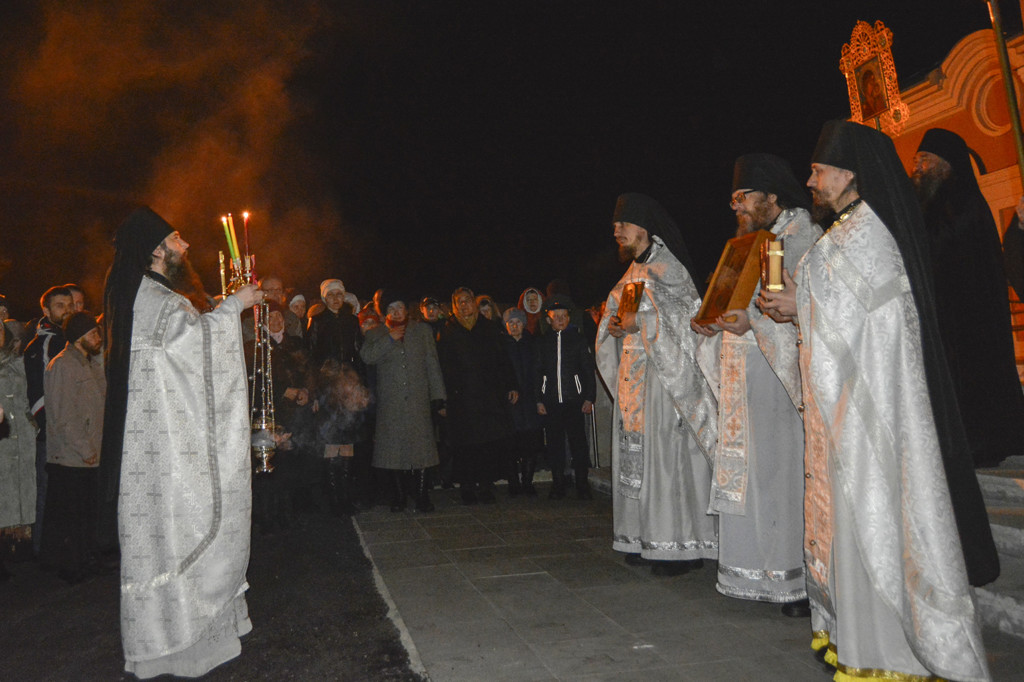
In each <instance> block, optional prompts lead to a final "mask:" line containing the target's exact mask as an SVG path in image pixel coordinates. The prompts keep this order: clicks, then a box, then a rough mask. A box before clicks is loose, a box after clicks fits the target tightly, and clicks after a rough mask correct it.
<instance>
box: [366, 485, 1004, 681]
mask: <svg viewBox="0 0 1024 682" xmlns="http://www.w3.org/2000/svg"><path fill="white" fill-rule="evenodd" d="M595 473H598V472H595ZM539 488H540V492H541V495H540V496H539V497H538V498H524V497H517V498H509V497H507V495H506V494H505V490H504V488H503V487H499V489H498V490H499V493H498V503H497V504H495V505H478V506H472V507H464V506H461V505H460V504H459V503H458V500H457V495H456V494H454V491H445V492H440V491H435V492H434V495H433V499H434V502H435V504H437V507H438V509H437V511H436V512H434V513H430V514H418V513H414V512H410V511H407V512H405V513H401V514H393V513H390V512H389V511H388V510H387V509H386V508H381V507H377V508H376V509H375V510H374V511H372V512H364V513H362V514H359V515H358V516H357V517H356V523H357V527H358V529H359V531H360V533H361V536H362V538H363V542H364V544H365V546H366V548H367V552H368V554H369V555H370V557H371V559H372V561H373V563H374V564H375V566H376V568H377V570H378V571H379V572H380V575H381V577H382V579H383V583H384V591H385V595H386V596H387V597H389V598H390V599H391V600H393V604H394V606H395V609H396V610H397V618H396V620H397V621H398V623H399V627H400V628H401V627H403V626H404V628H405V629H407V631H408V634H409V637H410V638H411V645H410V654H411V658H412V659H413V661H414V668H415V667H417V664H416V661H417V659H418V660H419V662H420V663H421V664H422V667H423V668H424V669H425V672H426V674H427V675H428V676H429V678H430V679H431V680H433V681H434V682H444V681H447V680H488V681H491V680H570V679H571V680H644V681H648V680H651V681H654V680H722V681H725V680H729V681H730V682H737V681H742V680H757V681H758V682H760V681H763V680H786V681H789V682H796V681H801V680H817V681H819V682H825V681H827V680H829V679H831V673H829V672H828V671H827V670H826V668H825V666H824V664H823V663H821V662H819V660H818V659H817V658H816V657H815V655H814V653H813V652H812V651H811V649H810V621H809V619H792V618H787V617H785V616H783V615H782V614H781V613H780V611H779V606H778V605H775V604H761V603H756V602H747V601H741V600H737V599H730V598H727V597H724V596H722V595H720V594H718V593H717V592H716V591H715V568H716V566H715V563H714V562H705V566H704V568H703V569H701V570H699V571H695V572H691V573H689V574H686V575H683V576H677V577H671V578H663V577H654V576H652V575H651V573H650V570H649V569H647V568H643V567H631V566H627V565H625V564H624V563H623V561H622V555H621V554H619V553H617V552H614V551H612V549H611V513H612V512H611V500H610V498H609V497H608V496H607V495H605V494H595V496H594V497H595V499H594V500H593V501H590V502H582V501H579V500H575V499H573V495H572V494H571V493H570V496H569V498H568V499H565V500H561V501H550V500H548V499H546V493H547V487H546V486H539ZM984 636H985V643H986V648H987V650H988V656H989V664H990V666H991V668H992V673H993V677H994V679H995V680H1015V679H1021V678H1022V676H1024V647H1022V646H1021V642H1020V640H1019V639H1016V638H1014V637H1012V636H1009V635H1007V634H1005V633H1002V632H1000V631H999V630H998V629H996V628H994V627H992V628H986V629H985V632H984Z"/></svg>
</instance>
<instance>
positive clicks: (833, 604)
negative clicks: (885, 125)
mask: <svg viewBox="0 0 1024 682" xmlns="http://www.w3.org/2000/svg"><path fill="white" fill-rule="evenodd" d="M808 185H809V186H810V187H811V190H812V194H813V196H814V203H815V206H816V207H819V206H821V207H825V208H827V209H829V210H831V211H832V212H834V213H836V214H838V218H836V220H835V222H833V223H832V225H831V227H830V228H829V230H828V231H827V232H826V233H825V235H824V236H823V237H822V238H821V239H820V240H818V242H817V244H815V245H814V247H813V248H811V250H810V251H808V252H807V254H806V255H805V256H804V259H803V261H802V262H801V263H800V266H799V268H798V270H797V279H796V282H795V284H794V283H793V282H792V280H789V281H787V288H786V290H785V291H783V292H781V293H777V294H776V293H769V292H762V294H761V302H762V306H763V308H764V309H766V310H775V311H776V312H778V313H782V314H785V315H792V314H796V315H797V318H798V324H799V330H800V346H799V356H800V365H801V367H800V369H801V378H802V382H803V402H802V404H801V408H802V411H803V415H804V425H805V436H806V454H805V466H806V470H807V477H806V479H805V480H806V492H805V521H806V530H805V537H804V549H805V557H806V561H807V571H808V587H807V589H808V593H809V597H810V600H811V607H812V619H811V623H812V628H813V644H812V645H813V647H814V648H815V649H822V648H824V647H827V649H826V655H825V660H826V661H828V662H829V663H831V664H832V665H834V666H836V668H837V676H836V679H837V680H855V679H878V678H885V679H919V678H920V679H925V678H928V679H931V677H932V676H939V677H943V678H946V679H951V680H988V679H989V672H988V665H987V662H986V659H985V649H984V646H983V644H982V639H981V631H980V625H979V620H978V614H977V610H976V606H975V604H974V600H973V596H972V593H971V591H970V587H969V583H968V580H969V575H970V577H971V580H974V581H979V580H985V579H989V580H990V579H993V578H994V575H995V574H998V559H997V557H996V556H995V551H994V545H993V544H992V542H991V530H990V529H989V527H988V521H987V519H986V517H985V513H984V506H983V504H982V501H981V496H980V492H979V491H978V487H977V480H976V479H975V478H973V476H974V474H973V468H972V463H971V460H970V452H969V449H968V448H967V444H966V439H965V437H964V433H963V425H962V423H961V422H960V419H959V414H958V412H957V407H956V401H955V397H953V398H952V399H950V397H951V396H954V394H953V393H952V390H951V386H952V384H951V382H950V379H949V371H948V367H947V366H946V364H945V359H944V353H943V350H942V345H941V338H940V337H939V335H938V327H937V325H936V317H935V310H934V305H935V302H934V298H933V295H932V283H931V280H930V276H929V275H928V268H929V264H928V261H927V258H926V256H925V254H926V251H925V250H924V248H923V244H924V239H925V234H924V226H923V221H922V219H921V214H920V209H919V208H918V205H917V202H916V197H915V196H914V193H913V189H912V188H911V187H910V183H909V180H907V178H906V174H905V172H904V170H903V166H902V164H901V163H900V160H899V158H898V157H897V155H896V150H895V148H894V147H893V144H892V141H891V140H890V139H889V138H888V137H887V136H885V135H884V134H882V133H880V132H877V131H875V130H873V129H871V128H868V127H866V126H862V125H859V124H855V123H849V122H846V121H835V122H831V123H828V124H826V126H825V128H824V129H823V131H822V134H821V138H820V139H819V142H818V147H817V148H816V149H815V153H814V156H813V157H812V164H811V178H810V180H809V181H808ZM794 289H795V291H794ZM972 483H973V485H972ZM986 537H987V541H985V538H986ZM961 539H963V541H961ZM965 559H966V561H965ZM915 676H916V677H915Z"/></svg>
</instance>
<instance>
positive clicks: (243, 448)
mask: <svg viewBox="0 0 1024 682" xmlns="http://www.w3.org/2000/svg"><path fill="white" fill-rule="evenodd" d="M134 312H135V322H134V327H133V330H132V352H131V369H130V374H129V380H128V386H129V389H128V390H129V393H128V413H127V420H126V423H125V435H124V450H123V454H122V458H123V459H122V470H121V490H120V499H119V509H118V511H119V514H118V516H119V519H118V523H119V532H120V538H121V637H122V641H123V644H124V653H125V659H126V660H127V661H129V662H132V661H149V660H153V659H157V658H160V657H164V656H167V655H169V654H173V653H175V652H179V651H182V650H184V649H186V648H188V647H190V646H192V645H193V644H195V643H196V642H197V641H199V640H201V639H202V638H203V637H207V636H210V633H209V630H210V627H211V625H212V624H213V623H214V621H215V620H216V619H217V618H218V616H221V614H222V613H223V612H224V610H225V609H227V608H234V602H235V598H236V597H238V596H239V595H241V594H242V593H243V592H244V591H245V590H246V588H247V587H248V585H247V584H246V580H245V571H246V567H247V565H248V562H249V517H250V511H251V507H252V499H251V488H250V475H251V474H250V471H251V466H250V459H249V440H250V436H249V434H250V427H249V419H248V399H247V386H246V377H245V364H244V362H243V359H242V338H241V327H240V321H239V314H240V313H241V304H240V303H239V301H238V299H237V298H235V297H233V296H229V297H228V298H227V299H226V300H225V301H224V302H223V303H221V305H220V306H219V307H218V308H217V309H216V310H214V311H212V312H210V313H206V314H203V315H200V314H199V313H198V312H196V310H195V309H194V308H193V307H192V305H191V304H189V302H188V301H187V300H186V299H185V298H183V297H181V296H179V295H178V294H176V293H174V292H172V291H170V290H169V289H167V288H165V287H163V286H161V285H160V284H157V283H156V282H154V281H152V280H150V279H149V278H143V280H142V284H141V286H140V287H139V293H138V295H137V297H136V299H135V307H134Z"/></svg>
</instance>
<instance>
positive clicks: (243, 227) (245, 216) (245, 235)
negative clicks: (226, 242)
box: [242, 211, 249, 253]
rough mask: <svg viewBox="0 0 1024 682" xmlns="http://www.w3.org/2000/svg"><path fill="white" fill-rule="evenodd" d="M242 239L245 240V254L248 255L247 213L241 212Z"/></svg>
mask: <svg viewBox="0 0 1024 682" xmlns="http://www.w3.org/2000/svg"><path fill="white" fill-rule="evenodd" d="M242 232H243V235H242V237H243V238H244V239H245V252H246V253H249V212H248V211H243V212H242Z"/></svg>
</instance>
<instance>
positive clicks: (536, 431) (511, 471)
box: [502, 308, 544, 495]
mask: <svg viewBox="0 0 1024 682" xmlns="http://www.w3.org/2000/svg"><path fill="white" fill-rule="evenodd" d="M503 317H504V320H505V328H506V329H507V330H508V334H506V335H504V336H502V345H503V346H504V347H505V353H506V354H507V355H508V358H509V360H510V361H511V362H512V368H513V369H514V370H515V373H516V381H517V382H518V383H519V387H520V388H521V389H522V391H523V393H522V395H520V396H519V398H520V399H519V400H518V401H516V404H515V405H512V406H510V408H509V411H510V412H511V413H512V427H513V430H514V431H515V434H514V435H513V439H512V448H511V460H512V461H511V462H510V463H509V464H508V466H507V470H508V476H509V479H508V494H509V495H516V494H518V493H519V492H523V493H525V494H527V495H536V494H537V491H536V490H535V489H534V487H533V472H534V471H535V470H536V468H537V455H538V454H539V453H540V452H542V451H543V450H544V430H543V426H542V424H541V419H540V415H538V414H537V398H536V396H534V395H531V393H534V392H535V391H534V390H533V388H534V383H535V382H534V379H535V377H536V375H537V372H538V366H537V361H538V358H537V348H536V339H534V338H533V335H532V334H531V333H530V332H528V331H526V329H525V326H526V322H527V315H526V313H525V312H523V311H522V310H520V309H519V308H509V309H508V310H506V311H505V315H504V316H503Z"/></svg>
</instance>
